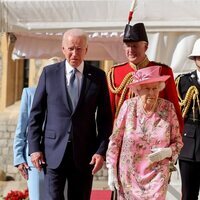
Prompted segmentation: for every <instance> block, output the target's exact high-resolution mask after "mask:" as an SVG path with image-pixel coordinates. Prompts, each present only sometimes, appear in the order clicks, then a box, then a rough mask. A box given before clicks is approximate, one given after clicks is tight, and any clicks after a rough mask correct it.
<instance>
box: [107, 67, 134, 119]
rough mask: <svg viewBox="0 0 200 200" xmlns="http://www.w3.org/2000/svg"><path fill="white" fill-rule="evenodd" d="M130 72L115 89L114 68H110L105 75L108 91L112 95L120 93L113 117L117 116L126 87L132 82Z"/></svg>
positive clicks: (124, 96)
mask: <svg viewBox="0 0 200 200" xmlns="http://www.w3.org/2000/svg"><path fill="white" fill-rule="evenodd" d="M132 76H133V74H132V72H129V73H128V74H127V75H126V76H125V77H124V79H123V81H122V82H121V84H120V86H119V87H115V85H114V68H113V67H112V68H111V69H110V70H109V71H108V74H107V80H108V87H109V89H110V91H111V92H112V93H113V94H118V93H120V92H121V96H120V99H119V103H118V105H117V107H116V112H115V116H117V114H118V112H119V109H120V108H121V106H122V104H123V102H124V100H125V98H126V93H127V90H128V87H127V85H128V84H130V83H131V82H132Z"/></svg>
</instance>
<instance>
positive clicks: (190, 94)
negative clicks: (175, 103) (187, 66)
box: [175, 76, 200, 119]
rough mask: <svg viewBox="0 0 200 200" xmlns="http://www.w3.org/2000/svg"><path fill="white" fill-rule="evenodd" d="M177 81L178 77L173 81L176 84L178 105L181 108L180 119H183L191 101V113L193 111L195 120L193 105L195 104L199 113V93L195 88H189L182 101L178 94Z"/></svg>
mask: <svg viewBox="0 0 200 200" xmlns="http://www.w3.org/2000/svg"><path fill="white" fill-rule="evenodd" d="M179 81H180V76H179V77H178V78H177V79H176V80H175V83H176V89H177V93H178V99H179V105H180V107H181V111H182V117H183V118H185V116H186V114H187V112H188V110H189V107H190V105H191V102H192V100H193V105H192V111H193V119H195V103H196V102H197V106H198V108H199V112H200V104H199V97H198V95H199V91H198V89H197V87H196V86H194V85H193V86H190V87H189V89H188V91H187V93H186V95H185V98H184V99H182V98H181V95H180V93H179Z"/></svg>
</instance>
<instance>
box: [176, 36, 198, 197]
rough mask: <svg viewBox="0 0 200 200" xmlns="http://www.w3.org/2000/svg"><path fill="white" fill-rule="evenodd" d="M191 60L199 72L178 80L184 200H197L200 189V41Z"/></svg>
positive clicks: (180, 164) (180, 157)
mask: <svg viewBox="0 0 200 200" xmlns="http://www.w3.org/2000/svg"><path fill="white" fill-rule="evenodd" d="M189 59H191V60H194V62H195V64H196V70H195V71H192V72H190V73H187V74H183V75H180V76H178V77H177V78H176V86H177V91H178V97H179V102H180V106H181V110H182V116H183V118H184V131H183V143H184V146H183V148H182V150H181V153H180V156H179V167H180V174H181V179H182V200H197V199H198V195H199V189H200V105H199V97H200V95H199V92H200V39H198V40H197V41H196V42H195V44H194V47H193V51H192V54H190V55H189Z"/></svg>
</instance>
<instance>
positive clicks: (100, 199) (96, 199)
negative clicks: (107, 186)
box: [90, 190, 111, 200]
mask: <svg viewBox="0 0 200 200" xmlns="http://www.w3.org/2000/svg"><path fill="white" fill-rule="evenodd" d="M110 198H111V191H110V190H92V194H91V199H90V200H110Z"/></svg>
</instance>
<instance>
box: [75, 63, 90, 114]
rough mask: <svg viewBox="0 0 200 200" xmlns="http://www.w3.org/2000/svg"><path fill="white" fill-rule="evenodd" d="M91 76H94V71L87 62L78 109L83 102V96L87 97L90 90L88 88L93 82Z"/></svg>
mask: <svg viewBox="0 0 200 200" xmlns="http://www.w3.org/2000/svg"><path fill="white" fill-rule="evenodd" d="M91 77H92V73H91V72H90V70H89V67H88V65H86V64H85V65H84V70H83V81H82V87H81V93H80V97H79V101H78V104H77V106H76V109H77V107H78V106H79V105H80V104H81V102H82V100H83V98H84V97H85V95H86V93H87V92H88V89H89V87H90V84H91ZM76 109H75V111H76Z"/></svg>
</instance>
